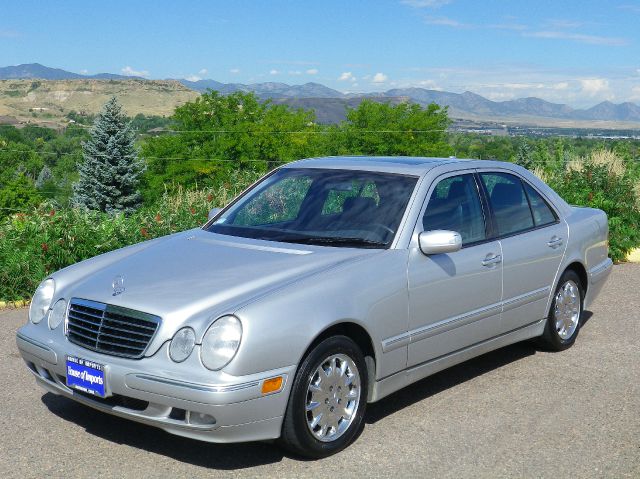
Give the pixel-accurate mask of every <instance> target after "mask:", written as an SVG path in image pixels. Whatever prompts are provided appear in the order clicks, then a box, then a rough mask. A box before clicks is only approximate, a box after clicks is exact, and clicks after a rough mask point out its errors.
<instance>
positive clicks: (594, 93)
mask: <svg viewBox="0 0 640 479" xmlns="http://www.w3.org/2000/svg"><path fill="white" fill-rule="evenodd" d="M579 82H580V87H581V92H582V93H584V94H585V95H587V96H590V97H610V96H611V95H610V90H609V80H607V79H605V78H583V79H581V80H579Z"/></svg>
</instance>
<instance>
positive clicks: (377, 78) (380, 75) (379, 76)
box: [371, 73, 389, 83]
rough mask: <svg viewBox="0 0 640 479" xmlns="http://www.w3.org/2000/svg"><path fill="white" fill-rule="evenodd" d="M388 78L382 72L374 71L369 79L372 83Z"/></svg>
mask: <svg viewBox="0 0 640 479" xmlns="http://www.w3.org/2000/svg"><path fill="white" fill-rule="evenodd" d="M388 79H389V77H387V75H385V74H384V73H376V74H375V75H373V79H372V80H371V81H372V82H373V83H384V82H386V81H387V80H388Z"/></svg>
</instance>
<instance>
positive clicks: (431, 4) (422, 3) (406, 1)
mask: <svg viewBox="0 0 640 479" xmlns="http://www.w3.org/2000/svg"><path fill="white" fill-rule="evenodd" d="M451 1H452V0H402V1H401V2H400V3H402V4H403V5H409V6H410V7H414V8H439V7H441V6H443V5H447V4H449V3H451Z"/></svg>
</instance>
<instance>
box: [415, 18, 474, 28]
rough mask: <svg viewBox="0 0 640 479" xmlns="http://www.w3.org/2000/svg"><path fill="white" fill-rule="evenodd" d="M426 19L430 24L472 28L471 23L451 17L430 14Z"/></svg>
mask: <svg viewBox="0 0 640 479" xmlns="http://www.w3.org/2000/svg"><path fill="white" fill-rule="evenodd" d="M424 21H425V22H426V23H427V24H428V25H441V26H443V27H452V28H470V27H471V25H467V24H466V23H462V22H459V21H458V20H454V19H453V18H449V17H432V16H428V17H426V18H425V19H424Z"/></svg>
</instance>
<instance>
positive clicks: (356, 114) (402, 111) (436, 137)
mask: <svg viewBox="0 0 640 479" xmlns="http://www.w3.org/2000/svg"><path fill="white" fill-rule="evenodd" d="M449 124H450V120H449V116H448V112H447V109H446V108H441V107H440V106H438V105H436V104H435V103H432V104H430V105H428V106H426V107H424V108H423V107H421V106H420V105H417V104H415V103H400V104H399V105H392V104H391V103H379V102H375V101H372V100H364V101H363V102H362V103H360V105H359V106H358V107H357V108H355V109H350V110H348V112H347V119H346V121H344V122H343V123H342V124H340V125H339V126H338V127H337V128H336V129H334V131H333V132H331V133H332V134H331V135H330V136H329V138H330V139H331V140H333V142H334V144H336V145H338V148H337V151H336V150H334V152H335V153H336V154H341V153H347V154H358V155H411V156H449V155H450V154H452V153H453V148H452V147H451V145H449V143H448V142H447V133H446V130H447V128H448V127H449Z"/></svg>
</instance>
